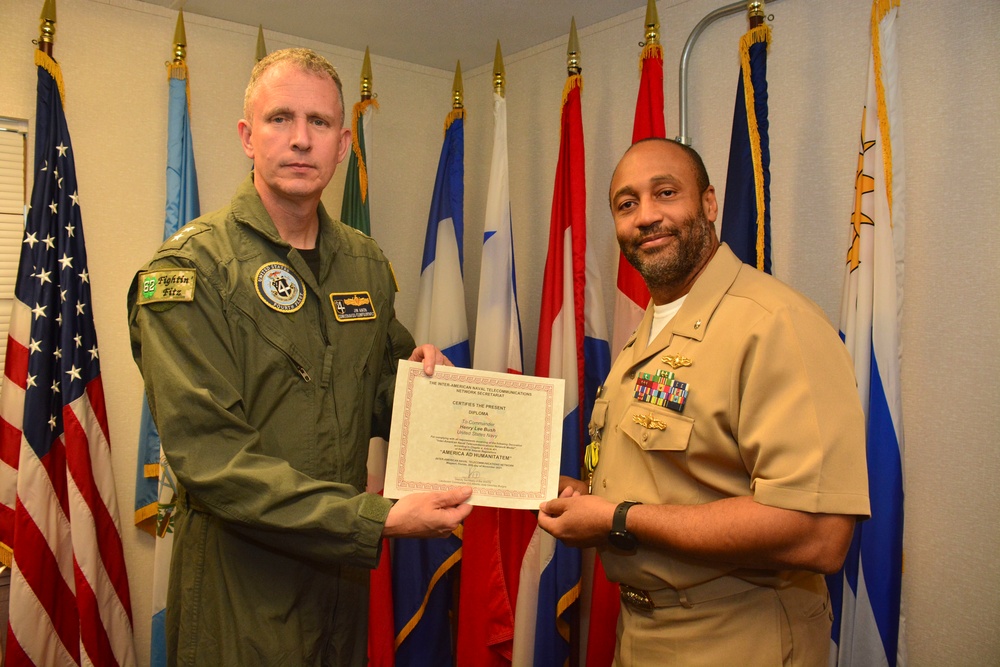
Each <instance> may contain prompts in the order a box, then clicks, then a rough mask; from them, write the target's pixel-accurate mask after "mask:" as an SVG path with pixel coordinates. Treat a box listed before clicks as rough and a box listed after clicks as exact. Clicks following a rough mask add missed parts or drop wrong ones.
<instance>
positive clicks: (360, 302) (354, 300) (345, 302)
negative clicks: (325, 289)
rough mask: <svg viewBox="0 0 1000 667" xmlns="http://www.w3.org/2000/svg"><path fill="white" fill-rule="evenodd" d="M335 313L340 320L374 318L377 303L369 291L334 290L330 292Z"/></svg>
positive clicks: (354, 320) (350, 320)
mask: <svg viewBox="0 0 1000 667" xmlns="http://www.w3.org/2000/svg"><path fill="white" fill-rule="evenodd" d="M330 303H331V304H333V315H334V317H336V318H337V321H338V322H356V321H358V320H374V319H375V316H376V314H375V305H374V304H373V303H372V297H371V295H370V294H369V293H368V292H334V293H332V294H330Z"/></svg>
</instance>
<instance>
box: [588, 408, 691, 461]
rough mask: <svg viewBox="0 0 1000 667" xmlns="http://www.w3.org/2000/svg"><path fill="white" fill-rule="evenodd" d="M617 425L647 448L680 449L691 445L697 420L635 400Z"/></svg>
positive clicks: (652, 449)
mask: <svg viewBox="0 0 1000 667" xmlns="http://www.w3.org/2000/svg"><path fill="white" fill-rule="evenodd" d="M594 412H595V414H596V412H597V406H596V404H595V406H594ZM618 428H619V430H621V431H622V433H624V434H625V435H627V436H628V437H629V438H630V439H631V440H632V441H633V442H635V444H637V445H638V446H639V447H641V448H642V449H644V450H647V451H665V452H680V451H684V450H686V449H687V448H688V443H689V442H690V441H691V432H692V431H693V430H694V420H693V419H691V418H690V417H685V416H683V415H679V414H677V413H676V412H674V411H673V410H667V409H665V408H661V407H659V406H656V405H650V404H649V403H635V404H633V405H630V406H629V407H628V409H627V410H626V411H625V415H624V416H623V417H622V420H621V422H620V423H619V424H618Z"/></svg>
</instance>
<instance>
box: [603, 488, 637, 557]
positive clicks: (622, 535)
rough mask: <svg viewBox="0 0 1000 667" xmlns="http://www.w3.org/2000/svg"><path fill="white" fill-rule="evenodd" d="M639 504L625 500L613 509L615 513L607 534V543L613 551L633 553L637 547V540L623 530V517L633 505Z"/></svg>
mask: <svg viewBox="0 0 1000 667" xmlns="http://www.w3.org/2000/svg"><path fill="white" fill-rule="evenodd" d="M641 504H642V503H637V502H635V501H634V500H626V501H624V502H621V503H618V507H616V508H615V513H614V515H613V516H612V518H611V532H610V533H608V543H610V544H611V546H612V547H614V548H615V549H618V550H619V551H624V552H626V553H635V550H636V549H637V548H638V547H639V540H637V539H636V538H635V535H633V534H632V533H630V532H628V530H626V528H625V515H626V514H628V511H629V510H630V509H631V508H632V506H633V505H641Z"/></svg>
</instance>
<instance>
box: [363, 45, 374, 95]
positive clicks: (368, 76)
mask: <svg viewBox="0 0 1000 667" xmlns="http://www.w3.org/2000/svg"><path fill="white" fill-rule="evenodd" d="M371 98H372V58H371V55H370V54H369V53H368V47H367V46H366V47H365V60H364V62H363V63H361V99H362V100H370V99H371Z"/></svg>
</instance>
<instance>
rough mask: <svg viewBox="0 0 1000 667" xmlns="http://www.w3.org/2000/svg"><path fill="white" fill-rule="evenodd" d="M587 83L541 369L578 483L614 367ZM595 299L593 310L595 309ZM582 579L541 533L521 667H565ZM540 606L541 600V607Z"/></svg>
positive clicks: (566, 171) (566, 461) (568, 163)
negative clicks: (600, 263)
mask: <svg viewBox="0 0 1000 667" xmlns="http://www.w3.org/2000/svg"><path fill="white" fill-rule="evenodd" d="M582 83H583V80H582V77H580V75H578V74H575V75H571V76H570V77H569V78H568V79H567V81H566V85H565V88H564V89H563V106H562V120H561V132H560V140H559V159H558V162H557V165H556V178H555V188H554V193H553V197H552V217H551V223H550V227H549V246H548V254H547V256H546V260H545V273H544V278H543V285H542V309H541V316H540V318H539V320H540V321H539V330H538V357H537V359H536V363H535V375H538V376H541V377H554V378H563V379H564V380H565V381H566V385H565V386H566V394H565V404H564V409H563V412H564V415H563V439H562V458H561V464H560V474H562V475H568V476H571V477H577V478H579V476H580V469H581V462H582V454H583V437H584V434H585V429H584V424H585V419H586V418H587V417H588V416H589V415H587V414H586V413H587V408H588V404H589V406H590V407H591V408H592V402H591V401H592V398H593V392H596V386H597V384H599V383H600V382H602V381H603V380H604V377H605V376H606V375H607V371H608V367H609V365H610V351H609V348H608V344H607V334H606V329H607V327H606V323H605V321H604V317H603V302H601V303H597V302H596V301H597V299H596V295H597V294H599V292H600V281H599V279H598V278H597V276H596V274H595V273H594V269H593V268H592V267H588V262H587V187H586V176H585V171H584V165H585V160H584V144H583V116H582V110H581V100H580V93H581V87H582ZM588 276H589V280H588ZM588 297H589V298H590V300H591V301H592V302H593V303H588V301H587V300H588ZM585 304H586V306H585ZM592 306H593V308H592V309H591V307H592ZM588 312H589V314H590V316H589V317H588ZM601 334H603V338H600V337H599V336H600V335H601ZM588 338H589V340H588ZM588 352H594V353H596V354H595V356H596V358H594V359H587V353H588ZM588 398H589V399H590V401H588V400H587V399H588ZM580 574H581V558H580V551H579V550H578V549H573V548H570V547H567V546H565V545H563V544H561V543H559V542H558V541H557V540H555V538H553V537H552V536H551V535H549V534H548V533H545V532H544V531H542V530H540V529H538V530H536V531H535V534H534V536H533V537H532V542H531V544H530V545H529V546H528V549H527V552H526V554H525V557H524V561H523V563H522V566H521V581H520V590H519V592H518V600H517V610H516V614H515V628H516V631H515V636H514V664H518V665H520V664H525V665H527V664H534V665H562V664H564V663H565V662H566V660H567V659H568V658H569V655H570V640H571V638H570V622H569V615H568V613H567V612H568V611H569V609H570V607H571V606H572V605H573V604H574V603H575V602H576V601H577V599H578V598H579V595H580ZM533 600H537V601H536V602H535V603H534V605H533V604H532V602H533Z"/></svg>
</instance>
